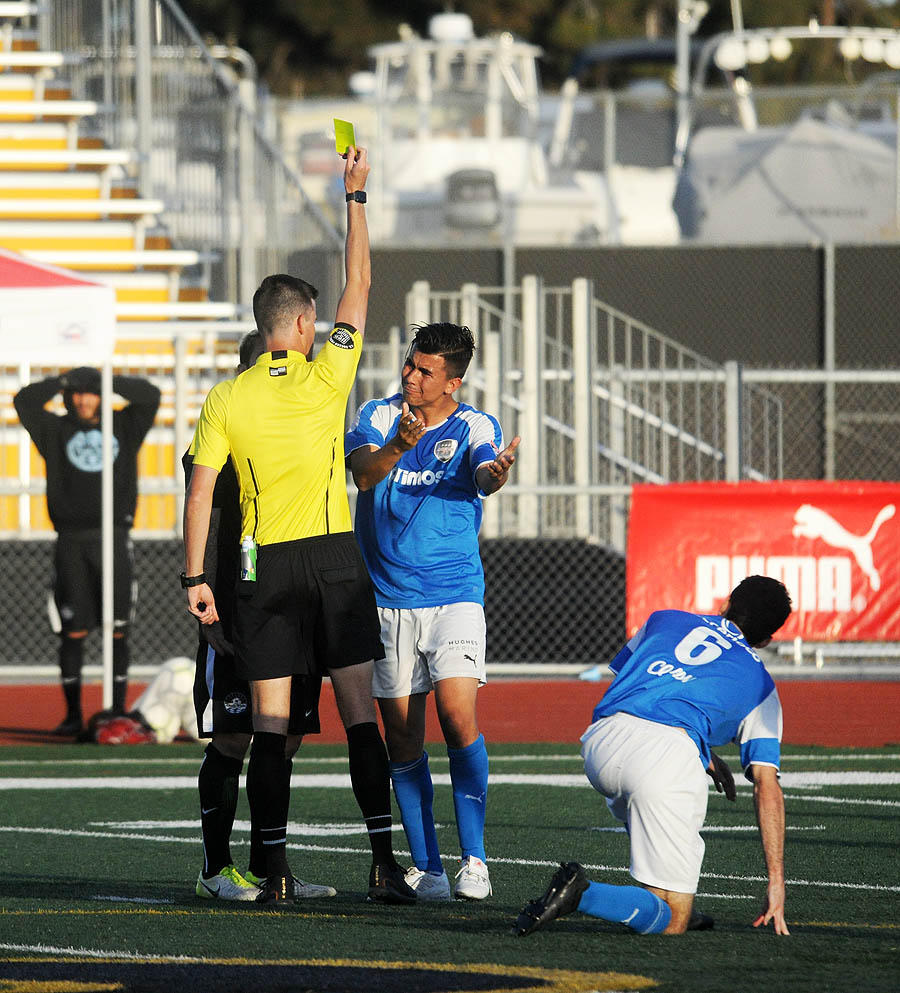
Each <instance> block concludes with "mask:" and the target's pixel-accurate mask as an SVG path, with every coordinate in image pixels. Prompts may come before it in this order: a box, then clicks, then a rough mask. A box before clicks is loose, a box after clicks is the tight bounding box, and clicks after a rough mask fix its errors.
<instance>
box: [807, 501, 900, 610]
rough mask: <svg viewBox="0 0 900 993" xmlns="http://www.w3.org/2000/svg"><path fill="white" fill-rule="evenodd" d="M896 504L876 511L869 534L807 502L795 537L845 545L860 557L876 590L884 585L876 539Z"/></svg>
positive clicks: (892, 513) (837, 546) (890, 516)
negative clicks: (874, 549) (874, 552)
mask: <svg viewBox="0 0 900 993" xmlns="http://www.w3.org/2000/svg"><path fill="white" fill-rule="evenodd" d="M894 511H895V507H894V505H893V504H892V503H889V504H887V505H886V506H884V507H882V508H881V510H879V511H878V513H877V514H876V515H875V520H874V521H873V522H872V526H871V527H870V528H869V530H868V532H867V533H866V534H862V535H858V534H851V533H850V532H849V531H848V530H847V529H846V528H845V527H844V526H843V525H842V524H839V523H838V522H837V521H836V520H835V519H834V518H833V517H832V516H831V515H830V514H827V513H826V512H825V511H824V510H820V509H819V508H818V507H813V506H812V504H809V503H804V504H803V505H802V506H800V507H798V508H797V511H796V513H795V514H794V528H793V531H792V534H793V535H794V537H795V538H821V539H822V541H824V542H825V544H826V545H830V546H831V547H832V548H844V549H846V550H847V551H848V552H850V554H851V555H852V556H853V557H854V558H855V559H856V564H857V565H858V566H859V567H860V569H862V571H863V572H864V573H865V574H866V577H867V578H868V580H869V585H870V586H871V587H872V589H873V591H875V592H876V593H877V592H878V590H879V589H881V576H880V575H879V574H878V570H877V569H876V568H875V561H874V559H873V558H872V542H873V541H874V540H875V535H876V534H878V529H879V528H880V527H881V525H882V524H884V522H885V521H889V520H890V519H891V518H892V517H893V516H894Z"/></svg>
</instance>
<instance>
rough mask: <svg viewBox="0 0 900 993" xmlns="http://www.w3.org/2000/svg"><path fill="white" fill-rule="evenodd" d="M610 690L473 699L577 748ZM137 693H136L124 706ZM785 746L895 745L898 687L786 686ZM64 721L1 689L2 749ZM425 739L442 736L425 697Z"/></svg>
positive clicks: (496, 719)
mask: <svg viewBox="0 0 900 993" xmlns="http://www.w3.org/2000/svg"><path fill="white" fill-rule="evenodd" d="M608 685H609V684H608V683H589V682H583V681H580V680H528V681H520V680H502V679H495V680H494V681H492V682H490V683H488V684H487V685H486V686H484V687H483V688H482V689H481V690H480V692H479V694H478V720H479V724H480V726H481V730H482V731H483V732H484V735H485V738H487V740H488V741H489V742H491V741H495V742H537V741H547V742H560V743H567V744H570V745H574V744H575V743H576V742H577V741H578V738H579V736H580V735H581V733H582V731H583V730H584V729H585V727H587V725H588V723H589V722H590V715H591V710H592V708H593V706H594V704H595V703H596V702H597V700H599V698H600V697H601V696H602V694H603V691H604V689H605V687H606V686H608ZM142 689H143V687H142V686H133V687H132V688H131V691H130V693H129V697H128V698H129V703H131V702H133V701H134V700H135V699H137V697H138V695H139V694H140V692H141V691H142ZM778 692H779V694H780V696H781V701H782V704H783V707H784V713H785V720H784V741H785V743H786V744H790V745H828V746H835V747H837V746H851V747H852V746H856V747H860V748H874V747H877V746H879V745H894V744H900V682H882V681H870V682H863V681H859V682H857V681H849V680H829V681H825V680H822V681H819V680H815V681H806V680H784V681H781V682H779V684H778ZM84 696H85V700H84V703H85V712H86V714H88V715H90V714H92V713H93V712H95V711H96V710H99V709H100V701H101V694H100V687H99V686H93V685H92V686H87V687H85V691H84ZM62 717H63V706H62V693H61V690H60V688H59V686H55V685H40V686H0V744H6V745H10V744H28V743H31V744H40V743H47V742H52V741H59V740H60V739H58V738H54V737H53V736H52V735H50V734H49V733H48V732H49V731H50V729H51V728H53V727H55V726H56V725H57V724H58V723H59V722H60V721H61V720H62ZM427 721H428V723H427V728H426V738H427V740H428V741H440V740H441V733H440V727H439V725H438V722H437V717H436V715H435V712H434V704H433V700H432V698H431V697H429V706H428V716H427ZM321 722H322V733H321V735H318V736H317V737H310V738H309V741H310V743H314V742H321V743H323V744H330V743H339V742H343V741H345V740H346V739H345V738H344V733H343V729H342V727H341V724H340V721H339V719H338V716H337V709H336V707H335V704H334V697H333V695H332V693H331V685H330V684H329V683H328V682H327V681H326V683H325V686H324V687H323V691H322V706H321Z"/></svg>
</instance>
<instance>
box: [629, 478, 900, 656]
mask: <svg viewBox="0 0 900 993" xmlns="http://www.w3.org/2000/svg"><path fill="white" fill-rule="evenodd" d="M898 506H900V484H897V483H862V482H859V483H850V482H841V483H820V482H802V481H793V482H781V483H673V484H669V485H666V486H647V485H641V486H635V487H633V489H632V496H631V514H630V517H629V522H628V559H627V581H626V586H627V626H628V633H629V636H630V635H631V634H633V633H634V632H635V631H636V630H637V629H638V628H639V627H640V626H641V624H643V622H644V620H645V619H646V617H647V615H648V614H649V613H651V612H652V611H654V610H659V609H663V608H676V609H679V610H690V611H694V612H696V613H702V614H707V613H717V612H718V610H719V608H720V607H721V605H722V602H723V601H724V600H725V598H726V597H727V596H728V594H729V593H730V592H731V590H732V589H733V588H734V587H735V586H736V585H737V584H738V583H739V582H740V581H741V580H742V579H743V578H744V577H745V576H750V575H753V574H758V575H764V576H773V577H775V578H776V579H780V580H781V581H782V582H783V583H784V584H785V586H787V588H788V591H789V592H790V594H791V600H792V601H793V605H794V612H793V613H792V614H791V616H790V618H788V621H787V623H786V624H785V625H784V627H783V628H781V629H780V630H779V631H778V633H777V634H776V635H775V638H776V640H779V641H786V640H788V639H791V638H794V637H797V636H798V635H799V636H800V637H801V638H803V639H804V640H809V641H900V514H897V507H898Z"/></svg>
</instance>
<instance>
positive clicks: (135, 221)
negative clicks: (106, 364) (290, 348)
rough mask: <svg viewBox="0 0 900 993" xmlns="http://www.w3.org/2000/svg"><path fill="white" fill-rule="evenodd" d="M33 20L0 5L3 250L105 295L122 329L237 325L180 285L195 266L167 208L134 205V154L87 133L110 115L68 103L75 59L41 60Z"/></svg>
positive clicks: (195, 290) (22, 6) (203, 292)
mask: <svg viewBox="0 0 900 993" xmlns="http://www.w3.org/2000/svg"><path fill="white" fill-rule="evenodd" d="M39 10H40V6H39V5H38V4H29V3H16V2H6V3H0V248H5V249H8V250H10V251H15V252H19V253H20V254H22V255H23V256H25V257H26V258H30V259H33V260H35V261H39V262H43V263H50V264H53V265H57V266H62V267H65V268H68V269H72V270H76V271H82V272H85V273H86V274H89V278H90V279H92V280H95V281H97V282H101V283H106V284H108V285H111V286H112V287H113V288H114V290H115V294H116V318H117V321H156V320H203V319H222V318H235V317H236V316H237V311H238V308H237V306H236V305H235V304H234V303H231V302H227V301H213V300H210V299H209V293H208V290H207V288H205V287H203V286H198V285H197V281H196V280H194V281H193V282H192V285H191V286H189V287H185V286H183V285H182V279H181V274H182V272H183V270H184V269H185V268H187V267H198V265H199V264H200V263H201V262H202V254H201V253H200V252H198V251H197V250H196V249H185V248H180V247H179V246H178V245H177V244H175V243H174V242H173V239H172V237H171V236H170V234H169V231H168V229H167V228H166V226H165V223H164V215H165V210H166V204H165V202H164V201H163V200H162V199H159V198H147V197H141V196H140V195H139V191H138V186H137V183H136V180H135V175H134V172H133V170H132V169H131V168H130V167H131V166H132V165H133V164H134V162H135V151H134V149H131V148H111V147H105V146H104V145H103V144H102V142H101V141H99V140H98V138H97V137H96V134H84V133H83V132H84V130H85V124H86V122H89V121H90V120H91V119H92V118H95V117H96V116H97V115H102V114H106V113H109V112H110V108H108V107H105V106H104V105H102V104H101V103H99V102H98V101H96V100H91V99H76V98H73V95H72V93H71V89H70V85H69V83H68V82H67V80H66V78H65V75H64V74H65V72H66V70H67V69H69V68H72V67H74V66H77V65H78V64H79V62H80V57H79V56H78V55H75V54H69V53H66V52H60V51H42V50H40V49H39V48H38V40H37V32H36V31H35V30H33V29H32V28H31V27H30V26H26V24H25V23H24V22H25V21H26V20H27V19H30V18H32V17H34V16H35V15H36V14H37V13H38V12H39ZM94 131H96V129H94ZM123 275H130V276H133V277H134V278H132V279H130V280H129V279H122V278H121V277H122V276H123ZM142 304H143V305H142Z"/></svg>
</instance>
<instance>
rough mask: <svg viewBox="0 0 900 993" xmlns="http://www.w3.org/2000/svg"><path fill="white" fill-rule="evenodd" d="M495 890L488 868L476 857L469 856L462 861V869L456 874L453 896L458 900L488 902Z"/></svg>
mask: <svg viewBox="0 0 900 993" xmlns="http://www.w3.org/2000/svg"><path fill="white" fill-rule="evenodd" d="M491 893H493V890H492V889H491V877H490V876H489V875H488V867H487V866H486V865H485V864H484V862H482V861H481V859H480V858H478V857H477V856H475V855H467V856H466V857H465V858H464V859H463V860H462V868H461V869H460V870H459V872H458V873H457V874H456V886H455V888H454V890H453V895H454V896H455V897H456V899H457V900H486V899H487V898H488V897H489V896H490V895H491Z"/></svg>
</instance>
